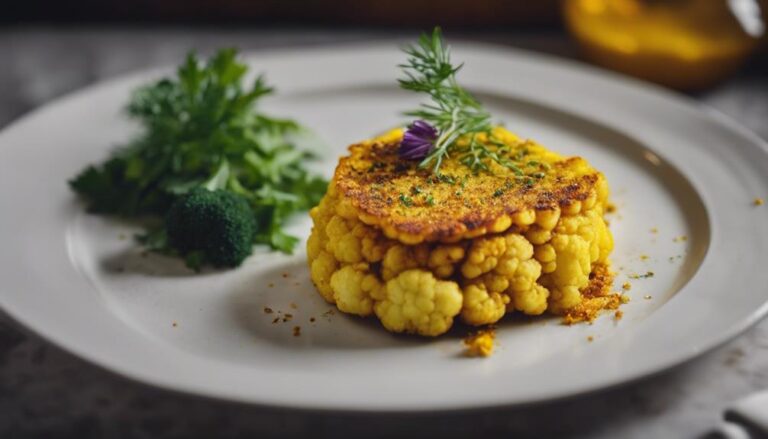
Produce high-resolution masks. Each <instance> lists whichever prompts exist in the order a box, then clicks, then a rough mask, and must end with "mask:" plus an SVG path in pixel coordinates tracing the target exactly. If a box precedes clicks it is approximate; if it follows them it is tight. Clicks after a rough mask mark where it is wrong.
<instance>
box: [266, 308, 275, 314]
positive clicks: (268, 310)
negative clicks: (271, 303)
mask: <svg viewBox="0 0 768 439" xmlns="http://www.w3.org/2000/svg"><path fill="white" fill-rule="evenodd" d="M273 312H274V311H273V310H272V308H270V307H268V306H265V307H264V314H272V313H273Z"/></svg>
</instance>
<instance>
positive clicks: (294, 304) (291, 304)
mask: <svg viewBox="0 0 768 439" xmlns="http://www.w3.org/2000/svg"><path fill="white" fill-rule="evenodd" d="M288 306H290V307H291V309H298V308H299V305H296V302H291V303H290V304H289V305H288Z"/></svg>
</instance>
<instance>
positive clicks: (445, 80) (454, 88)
mask: <svg viewBox="0 0 768 439" xmlns="http://www.w3.org/2000/svg"><path fill="white" fill-rule="evenodd" d="M404 51H405V53H406V54H408V60H407V61H406V63H405V64H403V65H401V66H400V67H401V68H402V69H403V73H404V74H405V78H403V79H400V80H399V82H400V87H402V88H403V89H405V90H411V91H415V92H419V93H426V94H428V95H429V97H430V99H431V103H429V104H423V105H421V107H420V108H419V109H417V110H413V111H409V112H407V113H405V114H406V115H407V116H411V117H414V118H417V119H420V120H422V121H426V122H427V123H429V124H430V125H431V126H433V127H434V129H436V130H437V137H436V139H434V141H433V142H432V148H431V150H430V151H429V152H428V153H427V154H426V156H425V157H424V158H423V159H422V160H421V162H420V163H419V166H420V167H422V168H426V167H428V166H432V170H433V172H435V173H436V174H439V171H440V165H441V164H442V162H443V160H444V159H445V158H446V157H447V156H448V155H449V153H450V151H451V149H453V148H454V146H455V142H456V140H457V139H458V138H459V137H461V136H462V135H466V134H473V133H480V132H490V130H491V116H490V114H489V113H488V112H487V111H485V109H483V107H482V105H481V104H480V102H478V101H477V100H476V99H475V98H474V97H473V96H472V95H471V94H470V93H469V92H468V91H466V90H465V89H464V88H462V87H461V86H459V84H458V82H457V81H456V73H457V72H458V71H459V70H460V69H461V67H462V66H461V65H458V66H454V65H453V64H451V58H450V49H449V47H448V46H446V45H445V44H444V42H443V36H442V32H441V30H440V28H439V27H436V28H435V29H434V30H433V31H432V35H431V36H430V35H426V34H423V35H421V37H420V38H419V42H418V45H415V46H413V45H411V46H407V47H406V48H405V49H404ZM422 131H423V130H422ZM424 137H425V136H423V135H421V136H419V138H424ZM417 145H418V142H415V143H414V148H416V147H417ZM475 148H476V149H478V148H479V149H480V150H483V149H486V147H485V146H483V145H479V146H475ZM486 150H487V149H486ZM408 152H409V151H408V150H407V149H406V151H405V153H406V154H407V153H408ZM470 154H471V155H470V158H469V159H468V160H467V165H469V166H476V165H477V163H479V161H478V160H480V161H481V160H482V158H484V157H480V156H482V155H483V154H482V151H478V150H476V151H470ZM473 157H476V158H477V159H478V160H475V159H474V158H473ZM490 158H493V157H490Z"/></svg>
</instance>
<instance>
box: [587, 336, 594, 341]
mask: <svg viewBox="0 0 768 439" xmlns="http://www.w3.org/2000/svg"><path fill="white" fill-rule="evenodd" d="M587 341H590V342H591V341H595V337H592V336H591V335H590V336H589V337H587Z"/></svg>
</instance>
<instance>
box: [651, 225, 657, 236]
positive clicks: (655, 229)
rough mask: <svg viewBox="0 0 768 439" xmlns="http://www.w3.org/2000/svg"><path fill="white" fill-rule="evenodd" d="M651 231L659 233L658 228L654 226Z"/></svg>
mask: <svg viewBox="0 0 768 439" xmlns="http://www.w3.org/2000/svg"><path fill="white" fill-rule="evenodd" d="M651 233H653V234H654V235H655V234H657V233H659V229H657V228H656V227H652V228H651Z"/></svg>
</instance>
